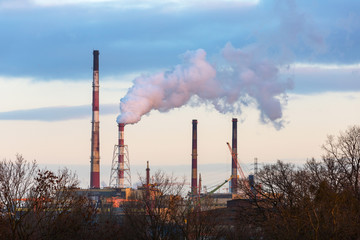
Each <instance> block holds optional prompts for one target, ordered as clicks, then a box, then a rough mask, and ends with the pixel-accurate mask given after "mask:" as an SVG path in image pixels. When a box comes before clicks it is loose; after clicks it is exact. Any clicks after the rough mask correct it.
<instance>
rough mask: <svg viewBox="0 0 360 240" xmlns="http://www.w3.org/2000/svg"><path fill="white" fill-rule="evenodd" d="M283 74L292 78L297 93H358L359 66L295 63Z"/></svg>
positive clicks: (359, 85)
mask: <svg viewBox="0 0 360 240" xmlns="http://www.w3.org/2000/svg"><path fill="white" fill-rule="evenodd" d="M283 74H285V75H287V74H288V75H289V74H290V75H292V76H293V77H294V82H295V90H296V91H295V92H297V93H303V94H313V93H321V92H340V91H343V92H352V91H360V81H359V78H360V64H347V65H345V64H343V65H336V64H304V63H297V64H293V65H291V66H290V68H289V69H287V70H286V71H283Z"/></svg>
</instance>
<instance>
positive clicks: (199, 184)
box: [199, 173, 201, 196]
mask: <svg viewBox="0 0 360 240" xmlns="http://www.w3.org/2000/svg"><path fill="white" fill-rule="evenodd" d="M200 195H201V173H199V196H200Z"/></svg>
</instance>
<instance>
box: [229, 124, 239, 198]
mask: <svg viewBox="0 0 360 240" xmlns="http://www.w3.org/2000/svg"><path fill="white" fill-rule="evenodd" d="M237 121H238V120H237V118H233V119H232V156H233V157H232V166H231V176H232V179H231V193H237V181H238V177H237Z"/></svg>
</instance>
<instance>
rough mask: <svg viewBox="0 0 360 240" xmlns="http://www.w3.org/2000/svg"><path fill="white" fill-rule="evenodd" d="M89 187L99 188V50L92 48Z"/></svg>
mask: <svg viewBox="0 0 360 240" xmlns="http://www.w3.org/2000/svg"><path fill="white" fill-rule="evenodd" d="M93 55H94V66H93V98H92V100H93V102H92V122H91V123H92V124H91V125H92V128H91V129H92V130H91V173H90V188H100V141H99V140H100V139H99V124H100V122H99V51H98V50H94V51H93Z"/></svg>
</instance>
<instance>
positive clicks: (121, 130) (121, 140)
mask: <svg viewBox="0 0 360 240" xmlns="http://www.w3.org/2000/svg"><path fill="white" fill-rule="evenodd" d="M118 126H119V144H118V147H119V156H118V162H119V168H118V178H117V179H118V181H119V182H118V183H117V186H118V187H120V188H123V187H124V171H125V168H124V163H125V145H124V127H125V124H124V123H119V124H118Z"/></svg>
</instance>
